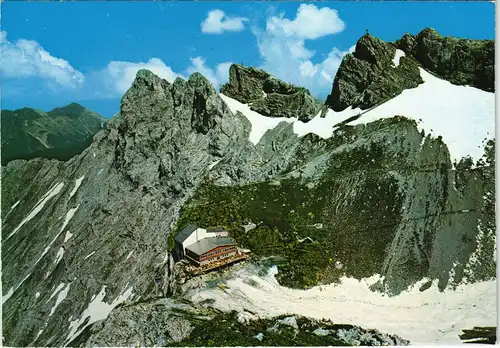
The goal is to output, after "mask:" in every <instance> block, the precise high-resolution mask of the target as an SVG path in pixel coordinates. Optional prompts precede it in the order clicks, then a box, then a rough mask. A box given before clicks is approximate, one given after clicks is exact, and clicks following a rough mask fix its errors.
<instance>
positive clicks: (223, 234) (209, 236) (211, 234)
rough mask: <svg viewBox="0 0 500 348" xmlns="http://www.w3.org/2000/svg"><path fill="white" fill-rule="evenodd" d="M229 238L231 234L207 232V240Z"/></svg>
mask: <svg viewBox="0 0 500 348" xmlns="http://www.w3.org/2000/svg"><path fill="white" fill-rule="evenodd" d="M227 236H229V232H227V231H221V232H206V238H212V237H227Z"/></svg>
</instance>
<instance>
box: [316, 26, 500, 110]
mask: <svg viewBox="0 0 500 348" xmlns="http://www.w3.org/2000/svg"><path fill="white" fill-rule="evenodd" d="M494 46H495V43H494V41H493V40H469V39H459V38H454V37H443V36H441V35H440V34H439V33H438V32H437V31H436V30H434V29H432V28H425V29H424V30H422V31H421V32H420V33H419V34H417V35H412V34H405V35H403V37H402V38H401V39H399V40H397V41H396V42H395V43H387V42H384V41H382V40H380V39H378V38H376V37H373V36H372V35H369V34H366V35H364V36H363V37H361V38H360V39H359V40H358V42H357V44H356V50H355V52H354V53H352V54H347V55H346V56H345V57H344V58H343V60H342V63H341V65H340V67H339V70H338V72H337V75H336V76H335V80H334V82H333V87H332V92H331V93H330V95H329V96H328V98H327V101H326V104H327V105H328V106H329V107H330V108H332V109H333V110H335V111H341V110H344V109H346V108H347V107H349V106H352V107H353V108H356V107H359V108H361V109H362V110H365V109H368V108H370V107H372V106H375V105H378V104H380V103H382V102H384V101H386V100H388V99H391V98H393V97H395V96H396V95H398V94H400V93H401V92H402V91H403V90H405V89H409V88H415V87H417V86H418V85H419V84H420V83H422V82H423V80H422V78H421V76H420V72H419V67H422V68H424V69H426V70H428V71H430V72H432V73H433V74H435V75H437V76H439V77H440V78H442V79H445V80H448V81H450V82H451V83H454V84H458V85H471V86H474V87H477V88H481V89H483V90H485V91H494V89H495V87H494V82H495V80H494V64H495V63H494V60H495V59H494V55H495V50H494V48H495V47H494ZM396 49H398V50H399V51H398V52H397V51H396Z"/></svg>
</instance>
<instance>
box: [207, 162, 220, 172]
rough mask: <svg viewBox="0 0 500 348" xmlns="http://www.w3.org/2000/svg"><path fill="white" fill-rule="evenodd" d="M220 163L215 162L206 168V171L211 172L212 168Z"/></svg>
mask: <svg viewBox="0 0 500 348" xmlns="http://www.w3.org/2000/svg"><path fill="white" fill-rule="evenodd" d="M220 161H221V160H217V161H215V162H213V163H211V164H210V165H209V166H208V170H212V168H213V167H215V166H216V165H217V164H219V162H220Z"/></svg>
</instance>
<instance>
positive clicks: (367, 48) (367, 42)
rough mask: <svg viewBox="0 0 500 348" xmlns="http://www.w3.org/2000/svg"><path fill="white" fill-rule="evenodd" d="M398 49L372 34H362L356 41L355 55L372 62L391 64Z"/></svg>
mask: <svg viewBox="0 0 500 348" xmlns="http://www.w3.org/2000/svg"><path fill="white" fill-rule="evenodd" d="M395 52H396V49H395V47H394V46H392V45H389V44H387V43H385V42H384V41H382V40H380V39H379V38H376V37H374V36H372V35H370V34H366V35H364V36H362V37H361V38H360V39H359V40H358V42H357V43H356V50H355V51H354V57H356V58H358V59H361V60H364V61H366V62H368V63H371V64H379V65H381V66H388V65H390V63H391V61H392V59H393V58H394V54H395Z"/></svg>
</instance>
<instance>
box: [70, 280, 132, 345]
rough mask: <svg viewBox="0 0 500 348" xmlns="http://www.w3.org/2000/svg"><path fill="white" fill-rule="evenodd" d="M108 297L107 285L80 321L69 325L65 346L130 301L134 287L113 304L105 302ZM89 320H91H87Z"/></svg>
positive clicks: (73, 321) (76, 320)
mask: <svg viewBox="0 0 500 348" xmlns="http://www.w3.org/2000/svg"><path fill="white" fill-rule="evenodd" d="M105 295H106V285H104V286H103V287H102V289H101V291H100V292H99V294H98V295H97V296H95V297H94V299H93V300H92V301H91V302H90V303H89V305H88V307H87V308H86V309H85V310H84V311H83V313H82V315H81V316H80V319H75V320H72V321H71V322H70V324H69V329H70V332H69V334H68V337H67V338H66V343H65V344H64V345H65V346H66V345H67V344H68V343H69V342H71V341H72V340H74V339H75V338H76V337H78V335H80V334H81V333H82V332H83V330H85V328H87V327H88V326H90V325H92V324H93V323H95V322H97V321H99V320H104V319H106V318H107V317H108V315H109V313H111V311H112V310H113V309H114V308H115V307H116V306H118V305H119V304H120V303H122V302H124V301H126V300H128V299H129V298H131V297H132V296H133V294H132V287H130V288H128V289H126V290H124V291H123V292H122V293H121V294H120V295H119V296H118V297H117V298H115V299H114V300H113V302H112V303H111V304H108V303H106V302H103V299H104V296H105ZM87 318H89V320H87ZM83 323H85V325H83Z"/></svg>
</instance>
